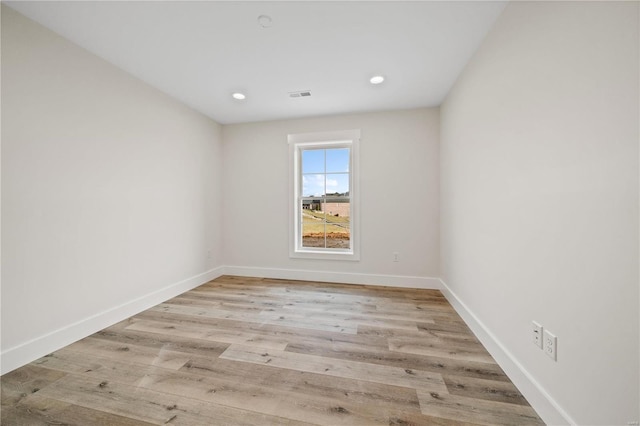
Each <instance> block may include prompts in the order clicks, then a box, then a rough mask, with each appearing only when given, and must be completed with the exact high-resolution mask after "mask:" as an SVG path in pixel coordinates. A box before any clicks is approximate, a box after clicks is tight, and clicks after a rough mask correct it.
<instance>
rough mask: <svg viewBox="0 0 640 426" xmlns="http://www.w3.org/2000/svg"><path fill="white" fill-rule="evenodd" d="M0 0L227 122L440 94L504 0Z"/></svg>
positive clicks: (429, 102)
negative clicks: (241, 96)
mask: <svg viewBox="0 0 640 426" xmlns="http://www.w3.org/2000/svg"><path fill="white" fill-rule="evenodd" d="M6 4H7V5H9V6H10V7H11V8H13V9H15V10H17V11H18V12H20V13H22V14H24V15H26V16H28V17H29V18H31V19H33V20H35V21H37V22H39V23H40V24H42V25H44V26H46V27H48V28H50V29H52V30H53V31H55V32H57V33H58V34H61V35H62V36H64V37H66V38H68V39H70V40H71V41H73V42H75V43H77V44H78V45H80V46H82V47H84V48H86V49H87V50H89V51H91V52H93V53H94V54H96V55H98V56H100V57H102V58H104V59H106V60H107V61H109V62H111V63H112V64H115V65H116V66H118V67H120V68H121V69H123V70H125V71H127V72H129V73H131V74H133V75H135V76H137V77H138V78H140V79H142V80H143V81H145V82H147V83H148V84H150V85H152V86H155V87H156V88H158V89H160V90H162V91H163V92H165V93H167V94H169V95H171V96H173V97H175V98H177V99H179V100H181V101H183V102H184V103H186V104H187V105H190V106H191V107H192V108H194V109H196V110H198V111H201V112H202V113H204V114H206V115H208V116H210V117H211V118H213V119H214V120H216V121H218V122H219V123H223V124H227V123H239V122H250V121H264V120H273V119H282V118H293V117H306V116H318V115H328V114H341V113H350V112H362V111H378V110H392V109H405V108H415V107H425V106H426V107H429V106H437V105H440V103H441V102H442V101H443V99H444V97H445V96H446V94H447V93H448V91H449V89H450V88H451V86H452V85H453V83H454V82H455V80H456V78H457V77H458V75H459V74H460V72H461V71H462V69H463V68H464V66H465V65H466V64H467V62H468V61H469V59H470V58H471V56H472V55H473V53H474V52H475V51H476V49H477V48H478V47H479V45H480V43H481V42H482V40H483V39H484V37H485V35H486V33H487V32H488V31H489V29H490V28H491V26H492V25H493V23H494V22H495V20H496V18H497V17H498V15H499V14H500V13H501V12H502V10H503V8H504V6H505V4H506V2H482V1H471V2H436V1H425V2H416V1H413V2H394V1H389V2H352V1H343V2H338V1H335V2H328V1H317V2H307V1H305V2H271V1H257V2H241V1H229V2H186V1H175V2H174V1H168V2H108V1H104V2H91V1H89V2H58V1H45V2H7V3H6ZM263 14H264V15H268V16H270V17H271V18H272V26H271V27H270V28H262V27H261V26H260V25H259V24H258V16H259V15H263ZM375 74H382V75H384V76H385V77H386V81H385V82H384V83H383V84H381V85H379V86H372V85H371V84H369V78H370V77H371V76H373V75H375ZM297 90H310V91H311V93H312V95H311V96H310V97H304V98H290V97H289V95H288V93H289V92H292V91H297ZM234 91H242V92H244V93H246V95H247V99H245V100H244V101H237V100H234V99H232V98H231V93H233V92H234Z"/></svg>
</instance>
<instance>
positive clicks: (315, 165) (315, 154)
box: [302, 149, 326, 174]
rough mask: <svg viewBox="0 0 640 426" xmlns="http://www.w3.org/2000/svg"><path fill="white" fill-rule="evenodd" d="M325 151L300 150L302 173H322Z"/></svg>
mask: <svg viewBox="0 0 640 426" xmlns="http://www.w3.org/2000/svg"><path fill="white" fill-rule="evenodd" d="M325 151H326V150H325V149H305V150H302V173H303V174H304V173H324V172H325V170H324V153H325Z"/></svg>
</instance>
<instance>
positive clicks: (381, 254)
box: [223, 109, 439, 286]
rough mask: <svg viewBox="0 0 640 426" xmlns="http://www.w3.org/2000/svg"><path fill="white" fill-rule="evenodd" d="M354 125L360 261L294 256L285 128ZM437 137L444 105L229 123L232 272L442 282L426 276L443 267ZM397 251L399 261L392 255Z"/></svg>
mask: <svg viewBox="0 0 640 426" xmlns="http://www.w3.org/2000/svg"><path fill="white" fill-rule="evenodd" d="M349 129H360V130H361V132H362V133H361V136H362V137H361V142H360V188H361V191H360V194H361V198H360V201H361V206H360V208H361V210H360V212H361V228H360V229H361V240H360V243H361V247H362V250H361V260H360V261H358V262H353V261H324V260H307V259H290V258H289V246H288V240H289V239H288V235H289V234H288V232H289V231H288V228H289V222H288V206H289V199H288V197H289V187H288V182H289V164H288V159H289V155H288V144H287V135H288V134H290V133H312V132H325V131H334V130H349ZM438 138H439V112H438V109H416V110H408V111H396V112H381V113H368V114H356V115H348V116H335V117H320V118H313V119H300V120H286V121H275V122H264V123H251V124H237V125H228V126H224V128H223V140H224V175H223V181H224V232H223V234H224V248H225V250H224V252H225V264H226V265H228V266H231V267H233V268H230V269H229V270H228V271H229V272H232V273H246V274H249V275H251V274H254V275H265V274H266V275H269V276H277V277H292V278H307V279H314V278H315V279H323V280H338V281H345V282H366V283H376V284H382V283H384V284H398V283H401V284H405V285H407V284H410V285H418V286H433V285H437V282H436V281H435V280H429V277H437V276H439V273H438V272H439V271H438V267H439V257H438V252H439V248H438V245H439V236H438V233H439V231H438V228H439V218H438V209H439V207H438V190H439V182H438V173H439V171H438V155H439V154H438ZM393 252H398V253H399V259H400V261H399V262H393V258H392V253H393ZM247 267H248V268H247ZM301 271H302V272H301ZM308 271H324V272H325V273H324V274H310V273H309V272H308ZM329 271H330V272H329ZM350 274H356V275H350ZM389 276H393V277H394V278H393V279H391V278H389Z"/></svg>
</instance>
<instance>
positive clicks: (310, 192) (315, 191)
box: [301, 175, 325, 197]
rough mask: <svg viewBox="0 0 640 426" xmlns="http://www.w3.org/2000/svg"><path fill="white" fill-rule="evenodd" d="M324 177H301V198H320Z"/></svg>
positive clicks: (322, 192) (322, 193)
mask: <svg viewBox="0 0 640 426" xmlns="http://www.w3.org/2000/svg"><path fill="white" fill-rule="evenodd" d="M324 181H325V175H302V194H301V195H302V196H303V197H321V196H322V195H324V183H325V182H324Z"/></svg>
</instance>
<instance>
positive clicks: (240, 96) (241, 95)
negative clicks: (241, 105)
mask: <svg viewBox="0 0 640 426" xmlns="http://www.w3.org/2000/svg"><path fill="white" fill-rule="evenodd" d="M231 96H233V99H237V100H239V101H242V100H244V99H245V98H246V96H245V94H244V93H240V92H236V93H234V94H233V95H231Z"/></svg>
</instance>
